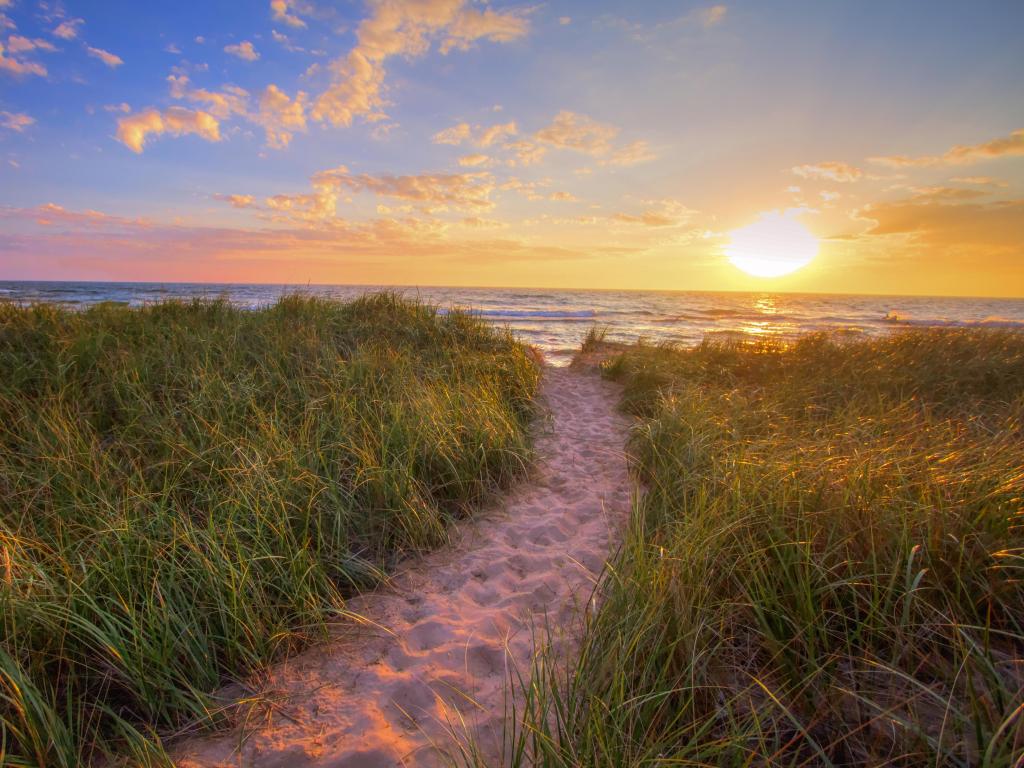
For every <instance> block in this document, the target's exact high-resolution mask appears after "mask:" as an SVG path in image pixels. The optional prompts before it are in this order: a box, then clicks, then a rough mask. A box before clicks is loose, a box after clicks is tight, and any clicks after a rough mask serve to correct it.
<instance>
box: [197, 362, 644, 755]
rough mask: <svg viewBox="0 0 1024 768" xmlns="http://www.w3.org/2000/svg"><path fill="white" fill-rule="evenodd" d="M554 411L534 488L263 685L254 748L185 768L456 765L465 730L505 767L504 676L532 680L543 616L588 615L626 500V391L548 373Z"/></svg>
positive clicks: (234, 741)
mask: <svg viewBox="0 0 1024 768" xmlns="http://www.w3.org/2000/svg"><path fill="white" fill-rule="evenodd" d="M542 398H543V400H542V402H545V403H546V406H547V408H548V409H549V411H550V423H549V424H548V425H546V426H544V427H542V428H541V430H540V434H539V436H538V440H537V450H538V454H539V462H538V467H537V469H536V472H535V473H534V474H533V476H531V477H530V479H529V480H527V481H525V482H524V483H522V484H521V485H520V487H518V488H517V489H516V490H514V491H513V492H512V493H511V494H510V495H509V496H508V497H506V498H505V499H504V500H503V501H502V503H501V508H500V509H499V510H495V511H494V512H492V513H489V514H485V515H482V516H481V517H480V518H478V519H477V521H475V522H472V523H468V524H466V525H465V526H464V527H462V528H461V530H460V532H459V533H458V534H457V540H456V541H455V543H454V545H453V546H452V547H450V548H445V549H443V550H439V551H437V552H433V553H430V554H428V555H426V556H424V557H421V558H417V559H416V560H414V561H412V562H410V563H408V564H407V565H405V567H403V568H402V569H401V570H400V572H399V573H397V574H396V575H395V577H394V579H393V581H392V584H391V586H390V587H389V588H387V589H381V590H378V591H376V592H374V593H372V594H370V595H367V596H365V597H362V598H359V599H357V600H352V601H350V602H349V609H350V610H351V611H353V612H354V613H358V614H360V615H362V616H364V617H366V618H367V619H368V621H369V622H372V623H368V624H366V625H363V626H359V625H351V624H347V625H345V626H344V627H343V628H342V630H341V633H340V634H339V636H338V639H337V640H336V641H335V642H332V643H329V644H327V645H324V646H319V647H316V648H312V649H310V650H309V651H307V652H305V653H303V654H300V655H299V656H297V657H295V658H293V659H291V660H289V661H288V662H286V663H284V664H282V665H280V666H279V667H277V668H275V669H274V670H273V672H272V674H271V675H270V679H269V680H268V681H267V685H266V686H264V688H265V689H266V690H269V691H272V692H273V693H274V694H275V697H274V700H275V701H278V702H280V705H279V706H275V707H272V708H270V710H269V711H267V710H266V709H265V708H261V712H260V713H259V714H253V716H252V717H250V720H249V724H248V727H247V728H246V729H245V731H244V736H243V732H242V731H241V730H239V731H236V732H235V733H230V734H227V735H218V736H214V737H204V738H200V739H195V740H192V741H189V742H187V743H185V744H183V745H181V746H180V748H179V749H178V750H177V756H178V757H177V763H178V765H179V766H181V767H182V768H197V767H198V766H239V765H241V766H247V767H248V766H254V767H258V768H292V767H294V768H303V767H304V766H322V767H323V768H328V767H330V768H370V767H373V768H376V767H377V766H380V767H381V768H384V767H389V766H434V765H446V764H451V761H452V759H453V758H457V756H458V754H459V749H458V746H457V744H456V742H455V741H454V740H453V737H452V731H453V726H454V730H455V731H456V732H460V733H462V734H464V733H465V730H466V728H467V727H468V728H469V730H471V731H473V732H474V733H475V735H476V739H477V741H478V743H479V744H480V745H481V746H482V748H483V749H484V750H485V754H484V756H483V757H484V763H485V764H486V765H488V766H498V765H500V764H501V762H502V760H501V755H500V742H501V734H502V728H503V724H504V713H505V711H506V695H507V691H508V686H507V680H508V666H507V665H511V664H514V665H516V666H517V667H518V669H520V670H522V671H523V673H524V674H528V672H529V669H530V662H531V658H532V654H533V642H532V637H531V626H532V625H537V624H542V623H543V622H544V618H545V613H546V615H547V620H548V621H549V622H550V623H551V624H552V625H553V626H555V627H564V626H566V625H567V624H569V623H571V622H572V621H573V620H574V618H575V617H576V616H577V615H578V613H577V611H576V601H577V600H580V601H583V600H586V599H587V598H588V597H589V595H590V592H591V590H592V587H593V579H594V576H595V574H597V573H598V572H599V571H600V570H601V568H602V567H603V565H604V561H605V558H606V557H607V556H608V554H609V551H610V548H611V543H612V538H613V536H614V535H615V533H614V532H615V531H616V530H617V529H618V527H619V526H620V525H621V523H622V521H623V520H624V519H625V516H626V513H627V509H628V503H629V493H630V484H629V479H628V477H627V471H626V462H625V459H624V457H623V446H624V445H625V440H626V433H627V430H628V424H629V422H628V419H627V418H626V417H624V416H622V415H621V414H619V413H618V412H617V411H616V410H615V404H616V402H617V400H618V392H617V389H616V388H615V386H614V385H612V384H609V383H608V382H605V381H602V380H601V378H600V376H598V375H596V374H595V373H593V372H577V371H574V370H569V369H557V368H547V369H546V370H545V376H544V380H543V384H542ZM373 625H376V626H373ZM462 723H466V725H462ZM240 744H241V746H240Z"/></svg>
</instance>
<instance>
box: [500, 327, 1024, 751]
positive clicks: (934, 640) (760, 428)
mask: <svg viewBox="0 0 1024 768" xmlns="http://www.w3.org/2000/svg"><path fill="white" fill-rule="evenodd" d="M608 373H609V374H610V375H611V376H613V377H614V378H616V379H618V380H620V381H622V382H623V383H624V384H625V405H626V407H627V408H628V409H629V410H630V411H631V412H633V413H635V414H637V415H639V416H641V417H643V421H642V424H641V426H640V427H639V429H638V431H637V433H636V434H635V437H634V440H633V444H632V448H633V451H634V453H635V455H636V457H637V464H638V471H639V473H640V476H641V480H642V481H643V482H644V483H645V484H646V486H647V494H646V497H645V498H643V499H642V500H641V501H640V502H639V503H638V507H637V508H636V510H635V515H634V519H633V521H632V524H631V528H630V530H629V531H628V533H627V538H626V541H625V544H624V548H623V551H622V553H621V556H620V557H619V558H618V559H617V561H616V564H615V567H614V570H613V571H612V572H611V573H610V574H609V576H608V577H607V579H606V581H605V583H604V584H603V586H602V589H603V599H604V603H603V605H602V607H601V608H600V610H599V611H598V613H597V614H596V616H594V617H593V618H592V619H591V620H590V623H589V625H588V627H587V633H586V636H585V641H584V644H583V648H582V654H581V656H580V659H579V661H578V663H577V665H576V666H575V667H574V668H572V669H571V670H569V672H568V674H565V672H564V671H560V670H558V669H557V668H555V667H553V666H552V667H548V668H541V669H539V670H538V671H537V674H536V676H535V678H534V680H533V681H532V684H531V687H530V688H529V690H528V694H529V695H528V709H527V720H528V722H529V725H530V729H528V730H527V732H526V733H525V734H524V735H523V736H522V738H521V741H520V743H519V747H520V749H521V750H522V752H521V753H520V758H519V762H520V763H530V764H534V765H548V766H570V765H571V766H577V765H586V766H624V765H629V766H640V765H651V766H655V765H714V766H720V765H750V764H753V765H780V766H782V765H785V766H797V765H815V766H817V765H848V766H855V765H856V766H859V765H906V766H911V765H952V766H969V765H970V766H974V765H984V766H1007V765H1011V764H1013V762H1014V760H1016V759H1017V758H1018V757H1020V756H1021V755H1022V754H1024V710H1022V705H1021V702H1022V701H1024V518H1022V505H1024V335H1019V334H1016V335H1015V334H1011V333H1003V332H989V331H985V332H982V331H977V332H975V331H941V332H940V331H926V332H908V333H901V334H898V335H893V336H891V337H889V338H885V339H880V340H871V341H859V342H847V343H842V342H840V341H839V340H837V339H835V338H832V337H828V336H823V335H814V336H809V337H806V338H804V339H802V340H800V341H799V342H797V343H795V344H794V345H791V346H788V347H786V346H782V345H779V344H776V343H771V342H766V343H760V344H742V343H705V344H703V345H702V346H699V347H697V348H694V349H690V350H682V349H671V348H651V347H639V348H636V349H634V350H632V351H629V352H626V353H625V354H623V355H621V356H619V357H618V358H617V359H616V360H615V361H614V362H613V363H612V364H611V365H610V367H609V368H608ZM531 729H532V730H531ZM529 754H532V755H533V757H532V758H528V757H527V755H529Z"/></svg>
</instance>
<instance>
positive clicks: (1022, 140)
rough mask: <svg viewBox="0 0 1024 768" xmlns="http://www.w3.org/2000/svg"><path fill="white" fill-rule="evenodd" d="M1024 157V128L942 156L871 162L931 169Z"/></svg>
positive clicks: (952, 149)
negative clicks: (936, 166) (932, 167)
mask: <svg viewBox="0 0 1024 768" xmlns="http://www.w3.org/2000/svg"><path fill="white" fill-rule="evenodd" d="M1021 155H1024V128H1019V129H1017V130H1016V131H1013V132H1011V133H1010V135H1009V136H1003V137H1000V138H998V139H992V140H991V141H985V142H982V143H981V144H957V145H955V146H953V147H950V148H949V149H948V150H946V152H944V153H943V154H941V155H922V156H919V157H908V156H907V155H889V156H885V157H872V158H870V160H871V162H873V163H877V164H879V165H887V166H889V167H890V168H907V167H929V166H935V165H971V164H973V163H977V162H981V161H983V160H995V159H998V158H1000V157H1018V156H1021Z"/></svg>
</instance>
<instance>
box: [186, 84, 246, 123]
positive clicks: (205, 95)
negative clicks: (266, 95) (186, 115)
mask: <svg viewBox="0 0 1024 768" xmlns="http://www.w3.org/2000/svg"><path fill="white" fill-rule="evenodd" d="M167 82H168V83H169V84H170V86H171V97H172V98H175V99H184V100H185V101H191V102H194V103H197V104H204V105H206V111H207V112H209V113H210V114H211V115H213V116H214V117H217V118H219V119H221V120H226V119H227V118H229V117H231V115H246V114H248V109H249V106H248V102H249V92H248V91H247V90H245V89H244V88H239V87H238V86H236V85H226V86H224V88H223V89H222V90H221V91H208V90H206V89H205V88H192V87H190V83H189V79H188V76H187V75H170V76H168V78H167Z"/></svg>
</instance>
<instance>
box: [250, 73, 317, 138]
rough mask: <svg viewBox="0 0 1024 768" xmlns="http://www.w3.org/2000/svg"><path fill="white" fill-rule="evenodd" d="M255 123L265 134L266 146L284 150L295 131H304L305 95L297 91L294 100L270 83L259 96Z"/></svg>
mask: <svg viewBox="0 0 1024 768" xmlns="http://www.w3.org/2000/svg"><path fill="white" fill-rule="evenodd" d="M256 121H257V122H258V123H259V124H260V125H262V126H263V128H264V129H265V130H266V132H267V144H268V145H270V146H271V147H273V148H275V149H284V148H285V147H287V146H288V144H289V143H290V142H291V140H292V136H293V134H294V132H295V131H305V130H306V94H305V93H303V92H302V91H299V92H298V93H297V94H295V98H294V99H290V98H289V97H288V94H286V93H285V92H284V91H282V90H281V89H280V88H278V87H277V86H276V85H274V84H273V83H271V84H270V85H268V86H267V87H266V89H265V90H264V91H263V94H262V95H261V96H260V111H259V114H258V115H257V116H256Z"/></svg>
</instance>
